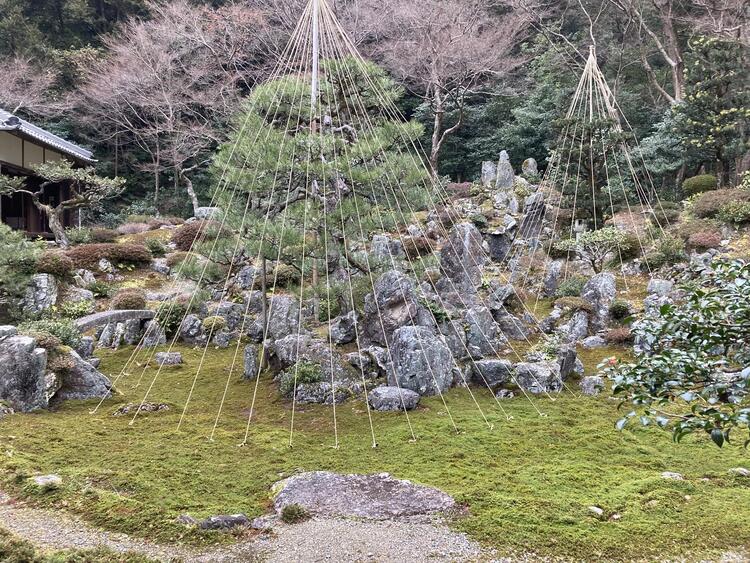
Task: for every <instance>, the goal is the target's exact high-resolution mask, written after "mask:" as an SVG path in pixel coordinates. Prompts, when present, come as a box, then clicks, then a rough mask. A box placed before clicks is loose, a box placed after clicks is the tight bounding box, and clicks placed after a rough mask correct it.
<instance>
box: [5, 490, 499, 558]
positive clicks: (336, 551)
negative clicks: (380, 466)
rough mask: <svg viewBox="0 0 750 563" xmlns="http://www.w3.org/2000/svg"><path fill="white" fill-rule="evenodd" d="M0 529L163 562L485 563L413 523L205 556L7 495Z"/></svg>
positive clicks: (43, 543) (46, 544)
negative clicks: (456, 562) (34, 505)
mask: <svg viewBox="0 0 750 563" xmlns="http://www.w3.org/2000/svg"><path fill="white" fill-rule="evenodd" d="M0 526H2V527H3V528H4V529H6V530H8V531H9V532H11V533H13V534H14V535H16V536H18V537H19V538H21V539H24V540H27V541H29V542H31V543H32V544H34V545H35V546H37V547H39V548H41V549H45V550H60V549H93V548H97V547H106V548H108V549H110V550H112V551H115V552H120V553H122V552H126V551H133V552H137V553H140V554H143V555H146V556H148V557H150V558H152V559H156V560H158V561H165V562H169V561H172V560H174V559H178V560H183V561H185V562H195V563H230V562H240V561H247V562H250V561H268V562H269V563H273V562H284V563H287V562H294V561H305V562H310V563H313V562H317V561H352V562H357V561H366V562H375V561H377V562H383V561H388V562H399V561H404V562H406V561H410V562H411V561H425V560H427V561H451V562H453V561H482V560H487V559H488V558H486V557H483V556H482V553H481V550H480V549H479V547H478V546H477V545H476V544H474V543H472V542H471V541H469V540H468V539H467V538H466V536H464V535H463V534H459V533H457V532H454V531H452V530H450V529H448V528H447V527H445V526H442V525H432V524H419V523H407V522H393V521H386V522H360V521H352V520H317V519H316V520H309V521H307V522H303V523H301V524H295V525H292V526H289V525H283V524H282V525H279V526H278V527H277V528H276V529H275V530H274V532H273V533H272V534H269V535H266V536H261V537H260V538H258V539H255V540H245V541H239V542H237V543H235V544H233V545H231V546H222V547H217V548H214V549H211V550H207V551H197V550H193V549H190V548H187V547H183V546H170V545H159V544H155V543H152V542H149V541H146V540H141V539H138V538H132V537H130V536H127V535H125V534H119V533H113V532H107V531H104V530H100V529H97V528H94V527H92V526H91V525H90V524H87V523H86V522H83V521H82V520H80V519H78V518H76V517H75V516H71V515H68V514H66V513H63V512H53V511H49V510H43V509H38V508H32V507H29V506H25V505H24V504H23V503H15V502H13V501H11V499H10V498H9V497H8V496H7V495H5V494H3V493H2V492H0Z"/></svg>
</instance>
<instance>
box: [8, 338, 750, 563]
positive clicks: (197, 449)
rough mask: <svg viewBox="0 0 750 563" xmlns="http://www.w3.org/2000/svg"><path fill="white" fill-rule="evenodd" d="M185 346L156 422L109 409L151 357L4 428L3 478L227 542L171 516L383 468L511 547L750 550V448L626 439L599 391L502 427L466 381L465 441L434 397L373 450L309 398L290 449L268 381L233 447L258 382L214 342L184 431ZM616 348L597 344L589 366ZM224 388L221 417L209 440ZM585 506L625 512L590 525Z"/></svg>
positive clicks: (520, 403)
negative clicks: (105, 383)
mask: <svg viewBox="0 0 750 563" xmlns="http://www.w3.org/2000/svg"><path fill="white" fill-rule="evenodd" d="M176 351H179V352H181V353H182V354H183V356H184V358H185V361H186V363H185V365H183V366H178V367H176V368H175V369H174V370H173V371H170V372H169V373H168V374H167V373H162V374H161V375H159V377H158V378H157V380H156V381H155V383H154V385H153V389H152V391H151V394H150V395H149V401H153V402H167V403H169V404H170V405H172V406H173V407H172V409H171V410H170V411H167V412H164V413H160V414H159V415H158V416H150V417H145V416H144V417H139V418H138V419H136V420H135V423H134V424H133V425H132V426H131V425H130V424H129V423H130V421H131V419H130V418H129V417H113V416H112V412H114V410H115V409H116V408H117V407H118V406H120V405H122V404H124V403H127V402H134V401H139V400H141V399H142V397H143V393H144V389H145V388H147V387H148V386H149V385H150V384H151V382H152V378H153V377H154V376H155V375H156V373H157V368H154V367H148V368H146V371H145V373H144V379H143V382H142V384H141V386H140V387H138V388H137V389H136V388H134V386H135V384H136V383H137V381H138V379H139V378H140V376H141V373H142V369H140V368H139V369H136V370H132V374H130V375H127V376H125V377H124V378H123V379H122V380H120V381H119V382H118V385H117V388H118V389H119V390H120V391H121V393H122V395H118V396H117V398H116V399H113V400H109V401H107V402H105V403H104V405H103V407H102V409H100V410H99V411H98V412H97V413H96V414H95V415H90V414H89V411H90V410H91V408H92V407H93V406H95V404H96V403H95V402H94V403H91V402H84V403H68V404H66V405H63V406H62V407H61V408H60V409H59V410H58V411H57V412H55V413H39V414H34V415H17V416H13V417H8V418H6V419H4V420H3V421H2V422H0V448H2V450H1V451H3V452H5V455H3V456H1V457H0V470H1V471H0V475H2V477H0V478H2V479H3V480H4V481H5V482H4V484H3V486H4V487H7V488H9V489H11V490H13V491H14V492H16V493H20V492H21V487H22V484H23V482H24V480H25V478H26V477H27V476H29V475H32V474H34V473H35V472H42V473H52V472H54V473H57V474H59V475H61V476H62V477H63V480H64V481H63V483H64V484H63V486H62V487H61V488H60V489H58V490H56V491H52V492H49V493H46V494H44V495H41V494H35V493H33V492H31V491H24V494H25V495H27V496H28V498H30V499H31V500H32V502H36V503H38V504H41V505H45V506H52V507H56V508H63V507H65V508H66V509H67V510H71V511H73V512H77V513H79V514H81V515H82V516H83V517H85V518H86V519H87V520H89V521H90V522H92V523H94V524H96V525H100V526H103V527H106V528H108V529H111V530H117V531H123V532H127V533H130V534H133V535H139V536H146V537H149V538H151V539H155V540H159V541H183V542H188V543H192V544H201V543H212V542H217V541H231V535H226V534H219V533H201V532H198V531H195V530H190V529H186V528H184V527H182V526H180V525H178V524H176V523H175V518H176V517H177V516H179V515H180V514H184V513H186V512H189V513H190V514H193V515H194V516H196V517H205V516H208V515H211V514H220V513H235V512H244V513H245V514H247V515H248V516H250V517H253V516H257V515H260V514H262V513H264V512H265V511H266V510H267V508H268V505H269V502H270V487H271V485H272V484H273V483H274V482H275V481H277V480H279V479H280V478H281V477H283V476H288V475H290V474H292V473H294V472H296V471H303V470H308V471H309V470H330V471H338V472H361V473H370V472H382V471H387V472H390V473H392V474H393V475H395V476H397V477H400V478H404V479H411V480H413V481H415V482H418V483H423V484H427V485H431V486H435V487H439V488H441V489H443V490H445V491H446V492H448V493H450V494H451V495H453V496H454V497H455V498H456V499H457V500H458V501H459V502H461V503H465V504H466V505H467V506H468V514H467V515H466V517H464V518H462V519H460V520H458V521H456V522H455V523H454V524H453V525H454V526H455V527H457V528H458V529H460V530H463V531H465V532H467V533H468V534H469V535H470V536H472V537H473V538H475V539H477V540H480V541H482V542H484V543H485V544H487V545H489V546H493V547H495V548H497V549H498V551H499V554H501V555H502V554H508V553H511V552H516V553H517V552H524V551H528V550H532V549H533V550H534V551H535V552H536V553H538V554H540V555H558V556H567V557H570V558H573V559H587V560H601V559H617V560H623V559H630V558H637V559H647V560H651V559H655V558H658V559H664V558H668V557H676V556H680V555H685V554H700V555H701V556H711V555H713V554H715V553H717V552H718V551H720V550H728V549H732V548H737V547H739V546H743V545H748V544H749V543H750V527H748V526H747V521H748V518H750V487H748V486H747V484H746V481H743V480H741V479H739V478H737V479H734V478H730V477H729V476H728V474H727V471H728V470H729V469H730V468H732V467H737V466H743V465H744V466H746V465H747V451H746V450H743V449H742V448H741V447H739V446H735V445H729V446H725V447H724V449H723V450H721V451H719V450H718V449H717V448H715V447H713V446H712V445H710V444H709V443H708V442H707V440H704V439H703V438H702V437H695V438H694V439H690V440H687V441H685V442H683V443H682V444H679V445H678V444H674V443H672V441H671V437H670V436H669V435H668V434H666V433H664V432H662V431H660V430H657V429H640V428H633V429H629V430H626V431H624V432H617V431H616V430H615V429H614V422H615V421H616V420H617V419H618V418H619V414H618V412H617V402H616V401H612V400H608V399H607V398H606V397H599V398H590V397H581V398H576V397H574V396H573V395H572V394H570V393H564V394H562V395H560V397H559V398H557V400H555V401H554V402H553V401H550V400H549V399H545V398H543V397H538V398H534V399H533V400H534V405H535V406H532V405H531V404H530V403H529V401H528V400H527V399H525V398H524V397H523V396H519V397H517V398H515V399H511V400H508V401H503V403H502V404H503V407H504V409H505V410H506V411H507V412H508V414H510V415H512V416H513V419H512V420H507V419H506V417H505V416H504V414H503V412H502V411H500V410H499V409H498V407H497V405H496V403H495V402H494V400H493V399H492V397H491V396H490V395H489V392H487V391H483V390H479V389H477V390H474V395H475V396H476V398H477V401H478V402H479V405H480V406H481V408H482V410H483V411H484V413H485V414H486V416H487V418H488V419H489V421H490V423H492V424H493V425H494V430H489V429H488V427H487V425H486V424H485V422H484V420H483V419H482V416H481V415H480V414H479V412H478V410H477V408H476V406H475V404H474V401H473V399H472V397H471V396H470V395H469V393H468V391H466V390H464V389H455V390H452V391H450V392H449V393H447V394H446V397H445V399H446V402H447V405H448V408H449V409H450V412H451V414H452V416H453V418H454V420H455V421H456V424H457V425H458V426H459V428H460V430H461V432H460V433H459V434H456V433H455V432H454V431H453V429H452V427H451V424H450V421H449V419H448V417H447V413H446V410H445V407H444V406H443V403H442V401H441V400H440V398H439V397H432V398H425V399H423V401H422V403H421V405H420V407H421V408H420V410H418V411H414V412H413V413H411V415H410V417H411V422H412V425H413V426H414V431H415V433H416V435H417V437H418V440H417V441H416V442H415V443H411V442H410V441H409V438H410V434H409V430H408V426H407V425H406V420H405V419H404V417H403V416H401V415H395V414H393V413H372V415H373V424H374V428H375V436H376V439H377V441H378V443H379V447H378V448H377V449H373V448H372V447H371V440H370V435H369V425H368V417H367V415H366V414H365V407H364V404H363V403H362V402H360V401H351V402H348V403H346V404H344V405H342V406H340V407H339V408H338V409H337V418H338V430H339V438H340V444H341V447H340V449H332V448H330V447H328V446H330V445H332V444H333V417H332V410H331V408H330V407H325V406H312V405H305V406H304V408H298V409H297V411H296V413H295V419H294V425H295V426H294V428H295V432H294V448H293V449H290V448H289V446H288V442H289V428H290V420H291V404H289V403H287V402H286V401H283V400H280V398H279V394H278V391H277V390H276V386H275V384H273V383H272V382H271V381H270V380H269V379H268V378H267V377H264V378H262V379H261V381H260V384H259V388H258V395H257V401H256V404H255V411H254V413H255V414H254V416H253V419H252V423H251V424H250V431H249V437H248V441H247V444H246V445H245V447H241V448H240V447H237V446H238V444H240V443H241V442H242V441H243V438H244V434H245V429H246V427H247V417H248V411H249V407H250V403H251V400H252V395H253V389H254V385H255V382H242V381H241V380H240V378H239V374H237V373H235V374H230V373H229V369H230V367H229V366H231V362H232V357H233V354H234V350H233V349H231V348H230V349H229V350H218V351H216V350H212V351H211V352H210V356H209V357H208V358H207V362H206V364H205V367H204V370H203V371H202V372H201V374H200V375H199V377H198V379H197V384H196V387H195V390H194V392H193V396H192V400H191V402H190V404H189V408H188V410H187V413H186V416H185V420H184V423H183V425H182V427H181V429H180V431H179V432H177V431H176V429H177V423H178V421H179V419H180V415H181V414H182V406H183V405H184V401H185V399H186V397H187V396H188V394H189V392H190V389H191V386H192V383H193V380H194V378H195V367H194V366H196V365H198V364H199V362H200V354H201V352H202V351H201V350H191V349H188V348H177V349H176ZM619 352H620V353H622V350H619ZM131 353H132V350H130V349H123V350H120V351H118V352H114V353H110V352H107V353H106V354H105V355H104V356H103V362H102V370H103V371H104V372H105V373H108V374H114V375H117V374H119V373H120V369H121V366H122V365H123V363H124V362H125V361H126V360H127V358H128V357H129V356H130V354H131ZM611 353H612V350H607V349H604V350H596V351H591V352H590V353H589V352H587V353H586V354H588V355H587V356H585V358H584V362H585V363H586V364H587V366H586V367H587V371H589V372H590V371H591V370H592V369H593V368H592V365H596V363H598V360H599V359H601V358H603V357H605V356H607V355H611ZM594 354H596V355H597V356H598V358H596V357H594ZM592 362H595V363H593V364H592ZM141 365H143V364H141ZM190 366H192V367H190ZM227 380H229V388H228V393H227V398H226V402H225V404H224V409H223V411H222V415H221V417H220V419H219V425H218V428H217V432H216V435H215V436H214V440H213V441H209V440H207V438H208V435H209V433H210V430H211V428H212V426H213V423H214V421H215V420H216V416H217V409H218V406H219V403H220V401H221V398H222V394H223V391H224V386H225V385H226V383H227ZM573 386H574V384H571V387H573ZM535 407H538V408H539V409H540V410H541V411H542V412H544V413H545V414H547V417H545V418H542V417H540V416H539V414H538V413H537V411H536V408H535ZM663 471H676V472H679V473H682V474H683V475H684V476H685V477H686V481H684V482H675V481H666V480H663V479H661V478H660V477H659V476H660V474H661V472H663ZM704 477H707V478H708V480H703V478H704ZM686 497H689V498H686ZM680 499H682V500H680ZM652 500H656V501H657V502H656V503H653V502H650V501H652ZM592 504H597V505H599V506H601V507H602V508H603V509H604V510H605V512H606V513H607V514H614V513H617V514H620V515H621V519H620V520H618V521H616V522H615V521H607V520H598V519H596V518H592V516H591V515H590V514H589V512H588V509H587V507H588V506H590V505H592ZM707 514H708V515H710V518H707V517H706V515H707ZM633 538H640V539H639V541H633ZM696 558H697V557H696Z"/></svg>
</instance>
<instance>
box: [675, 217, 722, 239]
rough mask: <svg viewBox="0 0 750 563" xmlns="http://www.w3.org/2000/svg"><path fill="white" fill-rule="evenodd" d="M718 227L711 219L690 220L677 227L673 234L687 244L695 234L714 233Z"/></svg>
mask: <svg viewBox="0 0 750 563" xmlns="http://www.w3.org/2000/svg"><path fill="white" fill-rule="evenodd" d="M718 226H719V225H718V223H717V222H716V221H714V220H712V219H690V220H689V221H685V222H684V223H681V224H680V225H679V226H677V228H676V229H675V231H674V232H675V234H676V235H677V236H678V237H680V238H681V239H682V240H684V241H685V242H688V241H689V240H690V237H691V236H693V235H694V234H695V233H703V232H708V231H716V230H717V229H718Z"/></svg>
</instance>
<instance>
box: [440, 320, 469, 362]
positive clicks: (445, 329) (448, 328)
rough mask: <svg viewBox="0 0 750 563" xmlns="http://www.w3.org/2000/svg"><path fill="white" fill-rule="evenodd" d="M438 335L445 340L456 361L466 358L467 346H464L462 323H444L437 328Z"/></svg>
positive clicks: (453, 321) (455, 321)
mask: <svg viewBox="0 0 750 563" xmlns="http://www.w3.org/2000/svg"><path fill="white" fill-rule="evenodd" d="M439 330H440V334H442V335H443V337H444V338H445V343H446V345H447V346H448V349H449V350H450V351H451V354H452V355H453V357H454V358H455V359H456V360H462V359H464V358H467V357H468V355H469V354H468V352H467V349H468V346H467V345H466V329H465V328H464V323H463V322H462V321H459V320H452V321H447V322H444V323H442V324H441V325H440V327H439Z"/></svg>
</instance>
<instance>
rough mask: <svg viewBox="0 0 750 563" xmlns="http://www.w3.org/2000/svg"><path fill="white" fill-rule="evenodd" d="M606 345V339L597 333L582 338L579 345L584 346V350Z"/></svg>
mask: <svg viewBox="0 0 750 563" xmlns="http://www.w3.org/2000/svg"><path fill="white" fill-rule="evenodd" d="M606 345H607V341H606V340H604V339H603V338H602V337H601V336H599V335H594V336H589V337H588V338H584V339H583V342H581V346H583V347H584V348H586V350H594V349H595V348H604V347H605V346H606Z"/></svg>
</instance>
